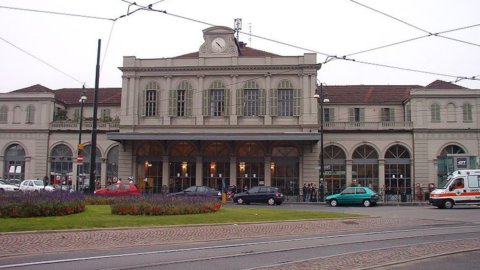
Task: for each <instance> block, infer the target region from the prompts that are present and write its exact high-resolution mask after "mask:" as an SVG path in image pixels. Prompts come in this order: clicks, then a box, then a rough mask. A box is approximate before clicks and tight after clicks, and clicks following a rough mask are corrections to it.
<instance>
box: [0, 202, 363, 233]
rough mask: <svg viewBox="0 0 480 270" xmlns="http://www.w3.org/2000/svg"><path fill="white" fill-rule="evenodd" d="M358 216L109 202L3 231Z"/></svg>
mask: <svg viewBox="0 0 480 270" xmlns="http://www.w3.org/2000/svg"><path fill="white" fill-rule="evenodd" d="M352 217H360V216H359V215H353V214H343V213H329V212H318V211H299V210H285V209H278V208H262V209H256V208H247V207H245V208H229V207H222V209H220V211H218V212H215V213H209V214H196V215H171V216H129V215H126V216H121V215H112V214H111V213H110V206H109V205H87V206H86V209H85V211H84V212H83V213H79V214H72V215H68V216H59V217H36V218H1V219H0V232H15V231H42V230H68V229H92V228H118V227H145V226H168V225H188V224H215V223H240V222H262V221H264V222H268V221H276V220H301V219H305V220H316V219H323V218H352Z"/></svg>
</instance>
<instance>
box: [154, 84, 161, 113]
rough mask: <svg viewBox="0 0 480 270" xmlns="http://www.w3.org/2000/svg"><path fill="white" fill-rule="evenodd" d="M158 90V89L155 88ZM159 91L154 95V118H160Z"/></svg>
mask: <svg viewBox="0 0 480 270" xmlns="http://www.w3.org/2000/svg"><path fill="white" fill-rule="evenodd" d="M157 89H158V88H157ZM160 94H161V93H160V90H157V91H156V93H155V116H160V113H161V110H160Z"/></svg>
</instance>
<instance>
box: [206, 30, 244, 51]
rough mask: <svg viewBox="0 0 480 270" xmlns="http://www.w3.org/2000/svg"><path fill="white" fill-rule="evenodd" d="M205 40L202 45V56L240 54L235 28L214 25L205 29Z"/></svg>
mask: <svg viewBox="0 0 480 270" xmlns="http://www.w3.org/2000/svg"><path fill="white" fill-rule="evenodd" d="M203 39H204V40H205V42H204V43H203V44H202V46H200V50H199V56H200V57H232V56H238V47H237V44H236V42H235V38H234V30H233V29H231V28H228V27H225V26H213V27H210V28H207V29H205V30H203Z"/></svg>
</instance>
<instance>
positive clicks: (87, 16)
mask: <svg viewBox="0 0 480 270" xmlns="http://www.w3.org/2000/svg"><path fill="white" fill-rule="evenodd" d="M0 8H5V9H13V10H21V11H29V12H37V13H46V14H53V15H63V16H72V17H80V18H87V19H97V20H107V21H114V20H115V19H112V18H105V17H98V16H90V15H82V14H74V13H66V12H56V11H48V10H38V9H29V8H18V7H7V6H0Z"/></svg>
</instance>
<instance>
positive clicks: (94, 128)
mask: <svg viewBox="0 0 480 270" xmlns="http://www.w3.org/2000/svg"><path fill="white" fill-rule="evenodd" d="M101 45H102V40H101V39H99V40H98V49H97V67H96V71H95V91H94V95H93V125H92V147H91V150H90V181H89V183H88V184H89V186H90V193H93V192H94V191H95V180H96V177H95V173H96V168H97V107H98V102H97V99H98V84H99V81H100V48H101Z"/></svg>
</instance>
